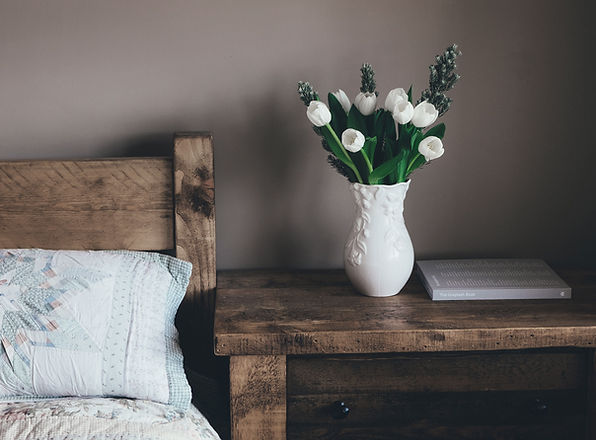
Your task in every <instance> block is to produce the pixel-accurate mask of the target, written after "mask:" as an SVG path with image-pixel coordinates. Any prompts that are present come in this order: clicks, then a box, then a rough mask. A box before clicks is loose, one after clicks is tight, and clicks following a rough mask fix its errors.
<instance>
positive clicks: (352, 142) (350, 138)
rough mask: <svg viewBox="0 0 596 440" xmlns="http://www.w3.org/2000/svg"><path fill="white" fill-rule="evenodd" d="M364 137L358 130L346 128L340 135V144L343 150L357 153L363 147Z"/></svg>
mask: <svg viewBox="0 0 596 440" xmlns="http://www.w3.org/2000/svg"><path fill="white" fill-rule="evenodd" d="M364 141H365V139H364V135H363V134H362V133H361V132H359V131H358V130H354V129H353V128H348V129H347V130H344V132H343V133H342V134H341V143H342V144H343V146H344V148H345V149H346V150H348V151H351V152H352V153H357V152H359V151H360V150H362V147H364Z"/></svg>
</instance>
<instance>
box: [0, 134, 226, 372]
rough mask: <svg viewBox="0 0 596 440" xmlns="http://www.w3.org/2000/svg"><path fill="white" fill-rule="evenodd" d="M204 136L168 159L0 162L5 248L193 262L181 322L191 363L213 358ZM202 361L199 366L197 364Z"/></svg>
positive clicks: (180, 139) (210, 183)
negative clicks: (136, 253)
mask: <svg viewBox="0 0 596 440" xmlns="http://www.w3.org/2000/svg"><path fill="white" fill-rule="evenodd" d="M213 171H214V170H213V142H212V137H211V135H210V134H208V133H187V134H186V133H185V134H176V135H175V136H174V145H173V154H172V157H167V158H161V157H160V158H157V157H156V158H117V159H93V160H27V161H10V162H0V248H34V247H37V248H44V249H90V250H101V249H131V250H145V251H166V252H169V253H172V252H174V253H175V255H176V256H177V257H178V258H181V259H183V260H186V261H190V262H191V263H192V264H193V270H192V276H191V280H190V285H189V288H188V290H187V293H186V297H185V300H184V302H183V304H182V305H181V307H180V310H179V313H178V316H177V325H178V328H179V330H180V337H181V344H182V346H183V350H184V352H185V357H186V359H187V363H188V364H190V365H191V367H192V366H193V365H195V364H196V365H201V364H203V365H204V364H208V363H209V362H204V360H207V359H211V356H212V354H213V349H212V344H213V342H212V341H213V330H212V329H213V325H212V323H213V309H214V302H215V284H216V271H215V200H214V180H213ZM199 361H200V362H199Z"/></svg>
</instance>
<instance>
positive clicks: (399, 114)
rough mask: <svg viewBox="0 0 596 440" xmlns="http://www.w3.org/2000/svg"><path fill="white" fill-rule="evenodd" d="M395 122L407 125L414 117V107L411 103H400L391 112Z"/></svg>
mask: <svg viewBox="0 0 596 440" xmlns="http://www.w3.org/2000/svg"><path fill="white" fill-rule="evenodd" d="M391 114H392V115H393V120H394V121H395V122H397V123H399V124H407V123H408V122H410V121H411V120H412V116H414V106H413V105H412V103H411V102H409V101H400V102H398V103H397V104H395V107H393V110H391Z"/></svg>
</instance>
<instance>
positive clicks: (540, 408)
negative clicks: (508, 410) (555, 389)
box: [532, 398, 548, 414]
mask: <svg viewBox="0 0 596 440" xmlns="http://www.w3.org/2000/svg"><path fill="white" fill-rule="evenodd" d="M532 409H533V410H534V412H535V413H537V414H545V413H546V412H547V411H548V402H547V401H546V400H544V399H540V398H538V399H534V401H533V402H532Z"/></svg>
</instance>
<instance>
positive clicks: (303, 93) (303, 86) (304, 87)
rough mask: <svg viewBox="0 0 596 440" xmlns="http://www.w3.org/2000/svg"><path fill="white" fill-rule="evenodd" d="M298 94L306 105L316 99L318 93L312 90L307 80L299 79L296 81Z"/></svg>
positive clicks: (317, 98)
mask: <svg viewBox="0 0 596 440" xmlns="http://www.w3.org/2000/svg"><path fill="white" fill-rule="evenodd" d="M298 95H299V96H300V100H301V101H302V102H303V103H304V105H305V106H307V107H308V104H310V102H311V101H318V100H319V95H318V94H317V92H315V91H314V89H313V88H312V86H311V85H310V83H309V82H308V81H306V82H305V81H299V82H298Z"/></svg>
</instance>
